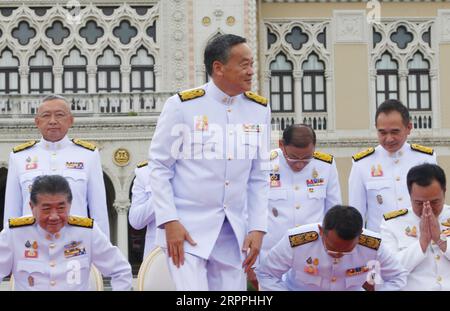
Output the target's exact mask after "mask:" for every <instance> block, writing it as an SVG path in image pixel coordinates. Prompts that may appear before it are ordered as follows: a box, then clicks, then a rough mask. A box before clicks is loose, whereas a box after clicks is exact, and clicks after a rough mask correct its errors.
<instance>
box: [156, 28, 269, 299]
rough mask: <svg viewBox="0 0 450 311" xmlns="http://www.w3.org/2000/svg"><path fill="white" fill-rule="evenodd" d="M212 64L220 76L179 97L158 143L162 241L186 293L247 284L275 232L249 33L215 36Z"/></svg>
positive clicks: (207, 56)
mask: <svg viewBox="0 0 450 311" xmlns="http://www.w3.org/2000/svg"><path fill="white" fill-rule="evenodd" d="M204 60H205V68H206V71H207V72H208V74H209V75H210V76H211V79H212V81H210V82H209V83H207V84H205V85H203V86H202V87H200V88H197V89H193V90H187V91H183V92H180V93H178V94H177V95H175V96H172V97H170V98H169V99H168V100H167V102H166V103H165V105H164V108H163V111H162V112H161V116H160V117H159V119H158V124H157V126H156V130H155V134H154V136H153V139H152V143H151V147H150V151H149V158H150V160H149V168H150V186H151V189H152V196H153V197H152V200H153V201H152V204H153V208H154V210H155V217H156V226H157V227H158V228H159V230H158V232H157V235H156V240H157V244H158V245H160V246H162V247H163V248H164V249H165V250H166V253H167V255H168V256H169V261H168V265H169V269H170V272H171V274H172V277H173V279H174V282H175V284H176V288H177V290H246V278H245V274H244V272H246V271H249V269H250V267H251V266H252V265H253V263H254V262H255V260H256V258H257V256H258V254H259V250H260V248H261V243H262V238H263V235H264V232H265V231H266V229H267V204H268V200H267V194H268V192H269V191H268V190H269V183H268V167H269V163H268V160H269V159H268V143H269V137H270V136H269V130H270V129H269V126H270V109H269V107H268V105H267V100H266V99H265V98H264V97H261V96H259V95H257V94H255V93H252V92H250V89H251V84H252V77H253V74H254V70H253V55H252V50H251V49H250V47H249V46H248V44H247V43H246V39H245V38H242V37H240V36H236V35H231V34H226V35H221V36H218V37H216V38H214V39H213V40H212V41H211V42H209V43H208V45H207V47H206V49H205V53H204ZM247 215H248V218H247V217H246V216H247Z"/></svg>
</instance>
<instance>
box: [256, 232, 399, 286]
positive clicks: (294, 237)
mask: <svg viewBox="0 0 450 311" xmlns="http://www.w3.org/2000/svg"><path fill="white" fill-rule="evenodd" d="M318 226H319V224H318V223H317V224H309V225H305V226H301V227H297V228H294V229H290V230H288V232H287V233H286V234H285V235H284V236H283V238H282V239H281V240H280V241H279V242H278V244H277V245H275V247H274V248H272V249H271V250H270V251H269V253H268V255H267V256H266V258H265V259H264V260H263V261H262V264H261V265H260V266H259V267H257V268H256V274H257V276H258V281H259V285H260V289H261V290H292V291H301V290H311V291H315V290H333V291H334V290H362V285H363V284H364V283H365V282H366V281H367V280H368V275H371V274H372V272H373V271H374V272H375V273H377V275H378V277H375V278H374V279H375V281H377V280H379V278H380V277H381V278H382V279H383V280H384V282H383V284H375V290H399V289H401V288H402V287H403V286H405V285H406V276H407V272H406V270H405V269H404V268H403V267H402V266H401V264H400V263H399V262H398V261H397V260H396V259H394V257H393V256H392V254H390V253H389V252H387V250H386V249H385V248H384V247H383V243H382V242H381V240H380V238H379V237H378V235H377V234H376V233H374V232H371V231H369V230H364V231H363V234H362V235H361V238H360V242H359V244H358V245H357V246H356V247H355V248H354V249H353V251H352V253H351V254H348V255H344V256H343V257H341V258H339V259H334V258H332V257H331V256H329V255H328V254H327V252H326V250H325V247H324V245H323V242H322V238H321V237H320V235H319V227H318ZM380 244H381V245H380ZM377 262H378V263H377ZM372 267H373V268H374V270H371V268H372ZM286 272H287V273H286ZM285 273H286V277H285V280H283V279H282V276H283V274H285ZM380 283H381V282H380Z"/></svg>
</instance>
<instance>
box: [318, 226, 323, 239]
mask: <svg viewBox="0 0 450 311" xmlns="http://www.w3.org/2000/svg"><path fill="white" fill-rule="evenodd" d="M318 226H319V235H320V236H323V228H322V226H321V225H318Z"/></svg>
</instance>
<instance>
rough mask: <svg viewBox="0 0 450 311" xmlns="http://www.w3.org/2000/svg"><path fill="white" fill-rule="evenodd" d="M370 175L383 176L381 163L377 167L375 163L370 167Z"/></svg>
mask: <svg viewBox="0 0 450 311" xmlns="http://www.w3.org/2000/svg"><path fill="white" fill-rule="evenodd" d="M370 175H371V176H372V177H381V176H383V168H382V167H381V164H378V165H377V167H375V165H372V167H371V168H370Z"/></svg>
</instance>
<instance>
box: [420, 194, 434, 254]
mask: <svg viewBox="0 0 450 311" xmlns="http://www.w3.org/2000/svg"><path fill="white" fill-rule="evenodd" d="M430 213H433V212H432V211H431V207H430V205H429V202H428V205H427V204H426V202H424V203H423V209H422V216H420V224H419V229H420V237H419V242H420V246H421V247H422V251H423V252H424V253H425V252H426V250H427V247H428V245H429V244H430V242H431V231H430Z"/></svg>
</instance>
